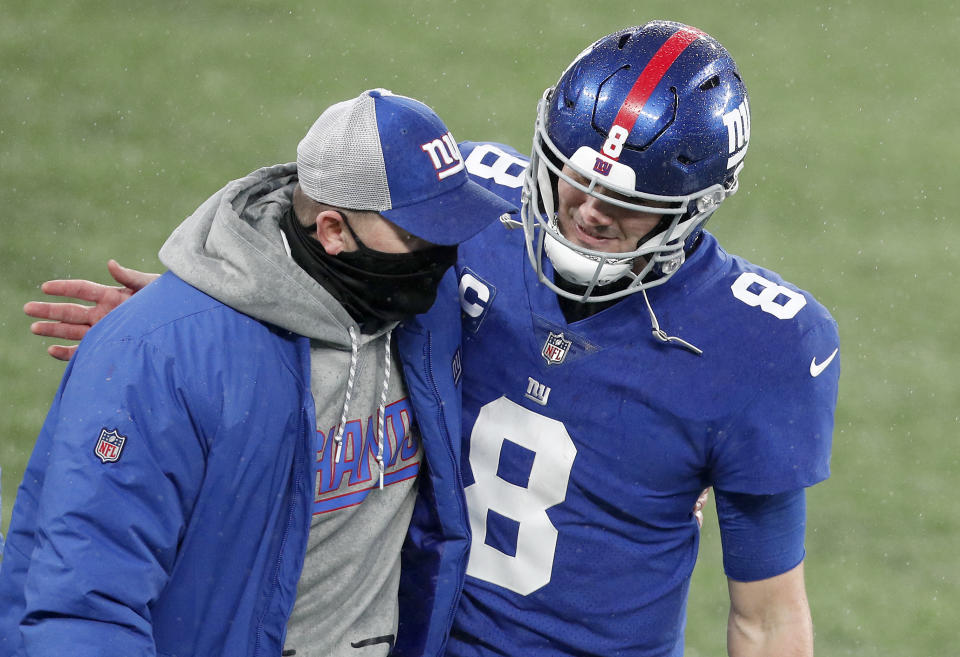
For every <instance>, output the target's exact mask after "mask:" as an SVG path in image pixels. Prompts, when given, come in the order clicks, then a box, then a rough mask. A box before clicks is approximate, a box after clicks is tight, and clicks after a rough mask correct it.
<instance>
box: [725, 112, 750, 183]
mask: <svg viewBox="0 0 960 657" xmlns="http://www.w3.org/2000/svg"><path fill="white" fill-rule="evenodd" d="M723 125H725V126H727V152H728V153H729V154H730V157H729V158H727V168H728V169H732V168H733V167H735V166H736V165H738V164H740V162H741V161H742V160H743V156H744V155H746V154H747V146H748V145H749V142H750V103H748V102H747V99H746V98H744V99H743V102H742V103H740V105H739V106H738V107H735V108H734V109H732V110H730V111H729V112H727V113H726V114H724V115H723Z"/></svg>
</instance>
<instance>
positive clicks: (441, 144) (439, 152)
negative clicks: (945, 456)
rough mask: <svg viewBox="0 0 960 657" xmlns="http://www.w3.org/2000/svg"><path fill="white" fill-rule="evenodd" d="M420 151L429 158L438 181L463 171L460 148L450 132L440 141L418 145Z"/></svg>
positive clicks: (435, 140)
mask: <svg viewBox="0 0 960 657" xmlns="http://www.w3.org/2000/svg"><path fill="white" fill-rule="evenodd" d="M420 150H422V151H423V152H424V153H426V154H427V155H429V156H430V161H431V162H433V168H434V169H435V170H436V171H437V179H438V180H443V179H444V178H446V177H447V176H452V175H453V174H455V173H457V172H458V171H463V155H461V154H460V148H459V147H458V146H457V142H456V140H455V139H454V138H453V133H451V132H448V133H447V134H445V135H444V136H443V137H441V138H440V139H434V140H433V141H428V142H427V143H426V144H420Z"/></svg>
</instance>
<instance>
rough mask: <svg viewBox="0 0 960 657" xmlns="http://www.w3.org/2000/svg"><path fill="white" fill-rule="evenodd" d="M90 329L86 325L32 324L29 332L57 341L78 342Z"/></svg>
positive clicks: (60, 323) (61, 323)
mask: <svg viewBox="0 0 960 657" xmlns="http://www.w3.org/2000/svg"><path fill="white" fill-rule="evenodd" d="M89 330H90V327H89V326H87V325H86V324H64V323H63V322H34V323H33V324H31V325H30V332H31V333H33V334H34V335H42V336H45V337H48V338H57V339H58V340H80V339H81V338H83V336H84V335H86V334H87V331H89Z"/></svg>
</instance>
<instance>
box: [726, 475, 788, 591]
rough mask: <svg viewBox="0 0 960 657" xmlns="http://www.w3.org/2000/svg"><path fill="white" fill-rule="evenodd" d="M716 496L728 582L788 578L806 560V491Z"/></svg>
mask: <svg viewBox="0 0 960 657" xmlns="http://www.w3.org/2000/svg"><path fill="white" fill-rule="evenodd" d="M714 492H715V498H716V503H717V518H718V520H719V523H720V540H721V543H722V545H723V570H724V572H725V573H726V574H727V577H729V578H730V579H734V580H737V581H739V582H753V581H757V580H761V579H767V578H769V577H774V576H776V575H780V574H782V573H785V572H787V571H788V570H791V569H793V568H794V567H795V566H796V565H797V564H799V563H800V562H801V561H803V557H804V545H803V540H804V532H805V530H806V514H807V505H806V491H805V490H804V489H802V488H800V489H796V490H791V491H787V492H785V493H778V494H776V495H744V494H742V493H727V492H725V491H722V490H720V489H715V491H714Z"/></svg>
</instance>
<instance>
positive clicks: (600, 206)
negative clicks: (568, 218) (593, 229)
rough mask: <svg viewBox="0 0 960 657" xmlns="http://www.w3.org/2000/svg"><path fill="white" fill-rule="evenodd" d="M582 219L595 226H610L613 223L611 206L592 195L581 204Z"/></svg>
mask: <svg viewBox="0 0 960 657" xmlns="http://www.w3.org/2000/svg"><path fill="white" fill-rule="evenodd" d="M580 217H581V218H582V219H583V220H584V221H585V222H586V223H588V224H590V225H593V226H609V225H610V224H612V223H613V217H612V216H611V214H610V204H609V203H605V202H603V201H601V200H600V199H598V198H597V197H595V196H590V195H588V196H587V198H586V199H585V200H584V202H583V203H581V204H580Z"/></svg>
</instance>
